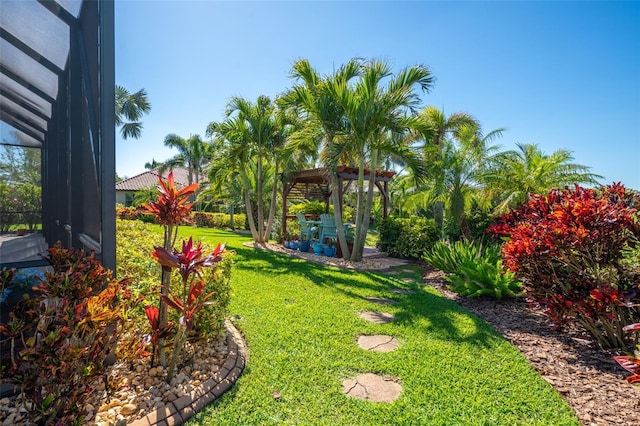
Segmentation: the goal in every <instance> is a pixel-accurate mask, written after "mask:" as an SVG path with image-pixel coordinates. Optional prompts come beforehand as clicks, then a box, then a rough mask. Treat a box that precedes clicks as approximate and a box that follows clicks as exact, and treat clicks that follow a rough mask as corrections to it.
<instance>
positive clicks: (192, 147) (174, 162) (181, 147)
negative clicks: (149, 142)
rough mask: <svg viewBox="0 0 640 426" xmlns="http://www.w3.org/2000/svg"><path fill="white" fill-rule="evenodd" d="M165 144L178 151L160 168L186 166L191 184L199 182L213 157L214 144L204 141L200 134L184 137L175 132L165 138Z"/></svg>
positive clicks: (162, 169)
mask: <svg viewBox="0 0 640 426" xmlns="http://www.w3.org/2000/svg"><path fill="white" fill-rule="evenodd" d="M164 146H167V147H169V148H175V149H177V150H178V153H177V154H176V155H175V156H173V157H171V158H170V159H168V160H167V161H165V162H164V163H163V164H162V165H161V166H160V170H161V171H164V170H167V169H173V168H174V167H186V169H187V181H188V182H189V185H191V184H193V183H198V184H199V183H200V179H201V177H202V176H203V175H204V166H205V165H206V164H207V163H208V162H209V160H210V158H211V150H212V146H211V145H210V144H208V143H207V142H205V141H203V140H202V139H201V138H200V135H191V136H190V137H189V138H188V139H184V138H181V137H180V136H178V135H176V134H173V133H171V134H168V135H167V136H166V137H165V138H164Z"/></svg>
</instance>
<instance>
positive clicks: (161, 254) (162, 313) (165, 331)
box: [145, 173, 225, 381]
mask: <svg viewBox="0 0 640 426" xmlns="http://www.w3.org/2000/svg"><path fill="white" fill-rule="evenodd" d="M159 181H160V185H159V187H158V192H159V195H158V200H157V201H155V202H152V203H150V204H148V205H146V206H145V208H146V209H147V211H149V212H151V213H154V214H155V215H156V222H158V223H160V224H161V225H163V226H164V246H163V247H155V251H154V252H153V257H154V259H156V260H157V261H158V263H159V264H160V266H161V267H162V285H161V293H160V303H159V307H158V308H155V307H153V306H147V307H145V314H146V315H147V318H148V320H149V323H150V324H151V328H152V335H151V342H152V344H153V353H154V356H155V352H156V348H157V352H158V360H159V362H160V363H161V364H162V365H165V366H167V363H166V352H165V347H166V345H165V344H164V339H165V338H167V337H168V336H169V335H170V333H171V332H172V327H173V325H172V324H171V323H169V322H167V319H166V316H167V306H168V307H171V308H173V309H175V310H176V311H178V313H179V315H180V320H179V321H178V324H176V328H177V330H176V335H175V338H174V342H173V347H172V354H171V359H170V361H169V364H168V369H167V381H170V380H171V378H172V377H173V374H174V372H175V368H176V365H177V362H178V359H179V357H180V354H181V352H182V349H183V348H184V344H185V342H186V339H187V334H188V332H189V331H190V330H192V329H193V327H194V324H193V320H194V316H195V315H196V314H197V313H198V312H199V311H200V310H201V309H202V308H203V307H204V306H206V305H207V304H209V303H212V302H209V299H211V297H212V296H213V295H214V293H208V294H203V293H204V288H205V283H204V280H203V277H202V273H201V270H202V268H205V267H214V268H215V266H216V264H217V263H218V262H220V261H221V260H222V253H223V252H224V248H225V246H224V245H221V244H218V246H217V247H216V249H215V250H214V251H213V253H211V254H209V255H207V256H204V255H203V250H202V244H198V245H197V246H194V244H193V240H192V239H191V238H189V241H183V242H182V250H181V251H178V250H175V249H174V248H173V245H174V244H175V240H176V237H177V230H178V225H180V223H182V222H184V221H186V220H187V219H188V216H189V213H190V211H191V207H192V203H189V202H188V198H189V196H190V195H191V194H193V193H194V192H195V191H196V190H197V188H198V184H193V185H189V186H187V187H185V188H183V189H181V190H178V189H177V188H176V186H175V182H174V180H173V173H169V176H168V177H167V182H166V183H165V182H164V181H163V180H162V178H160V179H159ZM173 269H177V270H178V272H179V274H180V276H181V278H182V288H181V291H179V292H177V293H178V294H176V292H172V290H171V273H172V271H173Z"/></svg>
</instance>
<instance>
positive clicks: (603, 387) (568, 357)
mask: <svg viewBox="0 0 640 426" xmlns="http://www.w3.org/2000/svg"><path fill="white" fill-rule="evenodd" d="M421 266H422V267H423V280H424V282H425V284H426V285H430V286H432V287H435V288H436V289H437V290H438V291H440V292H441V293H442V294H443V295H445V296H446V297H447V298H449V299H451V300H454V301H455V302H457V303H458V304H459V305H461V306H463V307H465V308H466V309H468V310H469V311H471V312H472V313H474V314H475V315H477V316H479V317H480V318H482V319H483V320H485V321H486V322H488V323H489V324H491V325H492V326H493V327H494V328H495V329H496V330H497V331H498V332H500V333H501V334H502V335H503V336H504V337H505V338H506V339H507V340H509V341H510V342H511V343H512V344H513V345H514V346H516V347H517V348H518V349H519V350H520V352H522V354H523V355H524V356H525V357H526V358H527V359H528V360H529V363H530V364H531V365H532V366H533V367H534V368H535V369H536V370H537V371H538V372H539V373H540V375H541V376H542V378H543V379H544V380H546V381H547V382H549V383H550V384H551V385H552V386H553V387H554V388H555V389H556V390H557V391H558V392H560V394H561V395H562V397H563V398H564V399H565V400H566V401H567V402H568V403H569V405H570V406H571V408H572V409H573V410H574V411H575V413H576V414H577V416H578V418H579V419H580V421H581V422H582V424H584V425H598V426H599V425H629V426H631V425H638V424H640V386H635V385H631V384H629V383H627V382H626V380H625V377H626V376H627V375H628V373H627V372H626V371H624V370H623V369H622V368H621V367H620V366H619V365H618V364H617V363H616V362H615V361H614V360H613V356H614V355H619V353H617V352H614V351H607V350H603V349H601V348H599V347H597V346H596V345H595V344H593V343H591V342H590V341H589V340H588V339H587V336H586V335H585V334H584V333H582V332H581V331H580V330H578V329H575V328H574V329H568V330H566V331H563V332H556V331H552V330H551V329H550V328H549V321H548V319H547V318H546V317H545V316H544V315H543V314H542V313H541V312H537V311H534V310H532V309H530V308H529V307H528V305H527V303H526V302H525V301H524V300H522V299H519V300H494V299H489V298H474V299H468V298H464V297H460V296H459V295H457V294H456V293H453V292H451V291H449V290H448V289H447V287H446V281H445V280H444V279H443V274H442V272H440V271H437V270H435V269H433V268H431V267H430V266H428V265H426V264H424V263H422V264H421Z"/></svg>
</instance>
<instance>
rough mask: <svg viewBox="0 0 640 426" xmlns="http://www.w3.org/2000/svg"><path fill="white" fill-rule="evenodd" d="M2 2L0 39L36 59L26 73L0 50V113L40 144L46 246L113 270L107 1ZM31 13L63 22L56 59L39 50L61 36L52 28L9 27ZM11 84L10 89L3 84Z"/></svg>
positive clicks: (110, 12) (111, 58)
mask: <svg viewBox="0 0 640 426" xmlns="http://www.w3.org/2000/svg"><path fill="white" fill-rule="evenodd" d="M3 3H4V4H2V5H0V7H1V11H2V14H3V17H2V18H3V22H4V23H5V25H2V28H1V31H0V38H1V39H2V40H1V41H2V43H5V44H6V45H7V46H9V45H10V46H11V49H12V50H13V51H15V52H18V54H19V55H21V57H22V58H24V60H25V61H32V62H34V63H35V64H36V65H37V66H34V67H32V68H31V69H33V70H34V71H33V72H31V71H29V69H28V68H27V69H24V70H18V71H16V70H15V69H12V65H13V64H12V63H11V61H10V60H9V59H8V56H7V57H5V58H3V57H2V56H5V55H2V53H1V52H0V59H2V60H0V74H1V77H2V78H3V79H4V81H6V82H7V83H8V84H7V86H6V87H3V88H2V89H3V91H2V99H0V119H2V121H3V122H5V123H6V124H8V125H10V126H12V127H13V128H14V129H16V130H17V131H18V132H20V133H21V134H23V135H26V136H27V139H29V140H31V141H32V144H31V146H37V147H39V148H40V149H41V150H42V156H41V160H42V161H41V163H42V170H41V172H42V173H41V176H42V234H43V236H44V237H45V239H46V241H47V243H48V244H49V245H52V244H54V243H55V242H56V241H60V242H62V244H63V246H66V247H77V248H84V249H86V250H93V251H94V252H95V253H96V257H97V258H98V259H99V260H101V262H102V264H103V265H104V266H105V267H107V268H109V269H112V270H115V266H116V265H115V263H116V262H115V232H116V228H115V53H114V52H115V42H114V4H113V1H112V0H97V1H91V0H83V1H68V0H38V1H35V0H29V1H25V0H22V1H18V2H10V1H5V0H3ZM31 13H33V15H31ZM49 14H50V15H49ZM38 16H40V17H44V19H51V17H52V16H53V17H55V19H57V20H59V21H60V22H62V23H63V24H64V25H65V26H67V27H68V40H67V41H66V42H68V46H63V45H59V47H64V48H65V49H66V48H68V56H67V57H66V62H64V65H63V66H60V65H57V64H55V63H54V61H52V60H50V58H49V57H47V53H46V52H45V51H44V50H46V49H44V50H43V46H44V47H46V46H47V43H53V42H54V40H57V41H60V40H63V43H66V42H65V41H64V37H62V38H60V37H59V38H57V39H56V38H54V36H56V35H57V36H59V35H60V33H56V34H47V33H46V32H43V31H42V29H41V28H38V30H39V31H34V28H29V26H28V25H22V26H15V25H14V26H13V27H12V26H11V22H16V21H19V22H29V21H30V20H31V18H33V21H34V22H35V18H36V17H38ZM57 20H55V21H54V22H55V23H56V26H57V27H59V26H60V22H59V21H57ZM64 34H66V31H63V35H64ZM4 59H7V60H6V61H5V60H4ZM36 69H37V70H38V71H40V72H41V71H42V69H44V70H45V71H46V72H48V73H50V74H49V76H51V75H53V78H56V79H57V91H56V94H55V96H51V95H49V94H47V93H45V91H44V90H42V89H41V86H42V84H43V81H41V80H39V76H41V75H43V74H42V73H40V74H38V73H37V72H36V71H35V70H36ZM11 84H14V85H16V86H15V87H18V91H13V92H11V91H8V90H7V88H8V87H10V85H11ZM25 89H26V91H25ZM20 93H22V95H21V94H20ZM25 93H26V96H25ZM34 100H35V101H34ZM16 105H17V106H18V107H16ZM41 105H45V108H44V111H45V112H42V111H43V110H42V109H39V108H38V107H39V106H41ZM43 120H44V124H42V122H43ZM1 262H2V260H1V258H0V267H16V268H25V267H31V266H41V265H44V264H45V262H44V261H42V260H34V261H21V262H7V263H1Z"/></svg>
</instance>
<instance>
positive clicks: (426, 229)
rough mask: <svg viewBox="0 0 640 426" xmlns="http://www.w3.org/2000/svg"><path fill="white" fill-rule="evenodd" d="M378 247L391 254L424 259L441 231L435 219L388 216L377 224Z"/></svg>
mask: <svg viewBox="0 0 640 426" xmlns="http://www.w3.org/2000/svg"><path fill="white" fill-rule="evenodd" d="M377 229H378V232H379V233H380V237H379V239H378V247H379V248H380V249H381V250H382V251H385V252H387V254H388V255H389V256H393V257H401V258H410V259H422V258H424V255H425V253H426V252H427V251H429V250H430V249H431V247H432V246H433V245H434V244H435V243H436V242H437V241H438V238H439V235H440V232H439V231H438V227H437V226H436V223H435V221H433V219H424V218H416V217H413V218H409V219H404V218H393V217H388V218H386V219H384V220H382V221H381V222H380V223H378V225H377Z"/></svg>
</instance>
